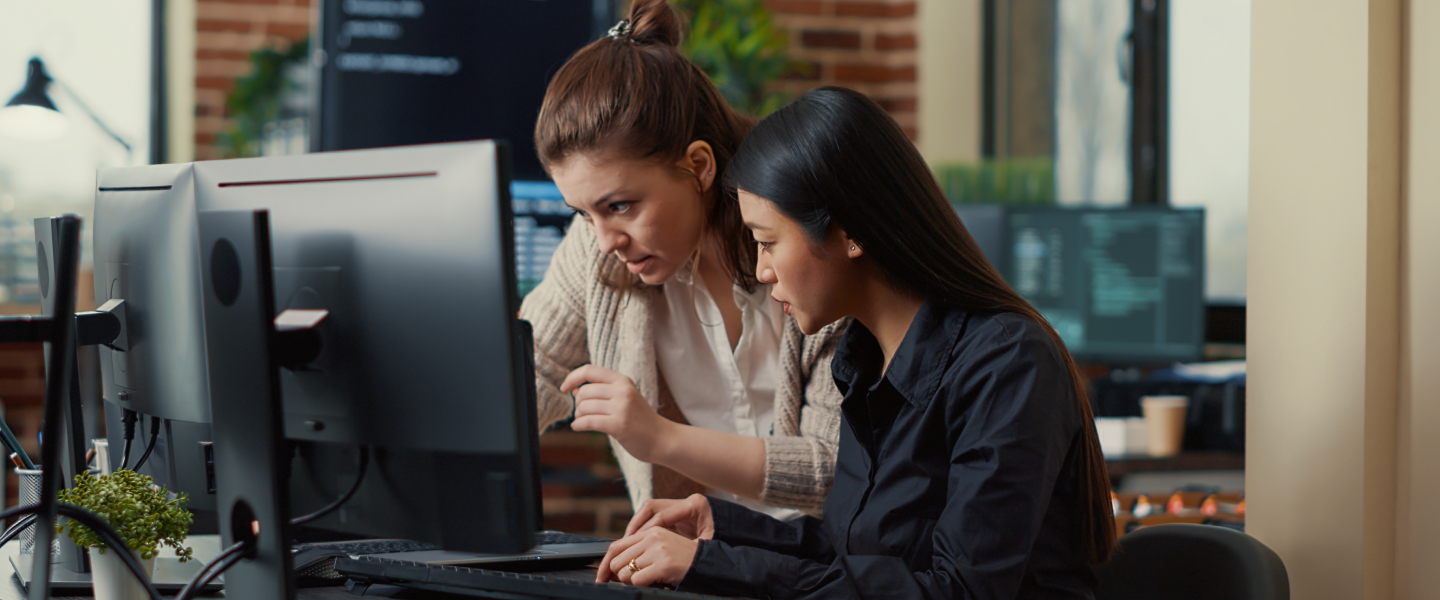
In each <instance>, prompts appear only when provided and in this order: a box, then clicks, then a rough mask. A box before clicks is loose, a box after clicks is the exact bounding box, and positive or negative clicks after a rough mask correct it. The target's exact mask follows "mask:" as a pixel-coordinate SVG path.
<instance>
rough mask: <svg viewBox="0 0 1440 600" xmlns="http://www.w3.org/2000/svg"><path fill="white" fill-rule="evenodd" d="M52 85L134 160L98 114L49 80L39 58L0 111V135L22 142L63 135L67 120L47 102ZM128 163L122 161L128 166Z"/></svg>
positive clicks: (120, 139) (121, 140) (58, 84)
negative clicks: (23, 84) (18, 90)
mask: <svg viewBox="0 0 1440 600" xmlns="http://www.w3.org/2000/svg"><path fill="white" fill-rule="evenodd" d="M52 83H53V84H55V86H56V87H58V88H60V90H61V91H63V92H65V95H66V96H67V97H69V98H70V101H71V102H74V103H75V106H78V107H80V110H81V111H83V112H84V113H85V114H86V115H89V116H90V119H91V120H92V121H95V124H96V125H97V126H99V127H100V130H101V131H104V132H105V134H106V135H108V136H110V138H111V139H113V140H115V141H116V142H117V143H119V144H120V145H121V146H123V147H124V148H125V156H126V158H127V159H129V158H133V157H134V153H135V152H134V149H132V148H131V147H130V144H129V143H128V142H126V141H125V139H124V138H122V137H120V136H119V135H118V134H116V133H115V131H114V130H112V129H110V127H109V126H108V125H106V124H105V121H102V120H101V119H100V115H97V114H95V111H93V110H90V107H89V106H86V105H85V103H84V102H83V101H81V100H80V97H79V96H77V95H75V92H73V91H71V90H70V88H69V87H66V86H65V84H64V83H61V82H60V81H57V80H55V79H53V78H51V77H50V74H49V73H46V72H45V63H43V62H41V61H40V58H39V57H35V58H31V59H30V66H29V71H28V74H27V75H26V76H25V87H23V88H21V89H20V92H19V93H17V94H15V97H13V98H11V99H10V101H9V102H7V103H5V107H4V108H0V133H3V134H6V135H9V136H11V137H16V138H20V139H25V140H47V139H55V138H57V137H60V136H62V135H64V134H65V131H66V130H67V129H69V127H70V121H69V119H66V118H65V115H64V114H62V113H61V112H60V109H58V108H56V107H55V102H53V101H52V100H50V95H49V94H48V93H47V88H49V87H50V84H52ZM129 162H130V161H129V160H126V163H127V164H128V163H129Z"/></svg>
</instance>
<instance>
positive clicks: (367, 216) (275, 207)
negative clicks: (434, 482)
mask: <svg viewBox="0 0 1440 600" xmlns="http://www.w3.org/2000/svg"><path fill="white" fill-rule="evenodd" d="M506 164H507V157H506V148H504V147H503V146H501V145H497V144H495V143H493V142H467V143H459V144H440V145H433V146H414V147H407V148H395V149H382V150H362V151H353V152H333V153H320V154H311V155H305V156H288V157H277V158H257V159H242V160H228V161H214V162H203V163H197V164H196V165H195V185H196V194H197V203H198V207H199V209H200V210H202V211H206V210H253V209H267V210H269V211H270V223H271V231H272V238H271V239H272V244H273V256H274V265H275V299H276V308H277V310H281V311H283V310H285V309H288V308H323V309H325V310H328V311H329V316H328V317H327V318H326V320H325V321H324V322H322V324H321V325H320V331H321V336H322V339H323V344H324V348H323V350H322V351H321V353H320V355H319V357H318V358H317V359H316V360H315V361H314V362H313V363H312V364H311V366H310V367H309V368H307V369H304V370H297V371H291V370H284V371H282V375H281V379H282V389H283V391H284V394H283V395H284V399H285V406H284V412H285V416H284V419H285V423H284V429H285V436H286V437H287V438H290V439H294V440H306V441H315V442H331V443H339V444H357V443H359V444H370V445H374V446H383V447H387V448H392V449H395V450H397V451H402V450H417V451H429V452H458V453H470V454H474V453H482V454H483V453H499V454H512V453H514V452H515V451H516V447H517V444H518V443H519V442H520V440H518V439H517V429H518V427H517V423H518V421H517V419H519V416H518V414H517V409H516V407H517V406H520V404H519V403H517V401H516V393H517V392H516V390H517V389H518V388H517V387H516V386H515V385H514V383H515V382H514V381H513V380H514V379H515V375H514V372H513V369H512V362H511V352H512V350H511V340H512V339H513V331H512V329H513V319H499V318H494V315H513V314H515V313H516V311H517V310H518V299H517V297H516V292H515V282H514V270H513V264H514V263H513V250H512V249H511V236H512V233H511V221H512V218H511V216H510V207H509V190H508V186H509V181H508V177H507V176H506V174H505V170H506Z"/></svg>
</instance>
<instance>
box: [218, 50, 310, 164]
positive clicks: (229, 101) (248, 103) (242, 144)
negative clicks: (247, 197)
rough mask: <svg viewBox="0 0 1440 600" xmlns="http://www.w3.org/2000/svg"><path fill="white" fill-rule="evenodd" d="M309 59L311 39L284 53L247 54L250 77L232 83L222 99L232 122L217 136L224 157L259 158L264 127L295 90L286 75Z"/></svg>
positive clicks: (277, 117) (270, 51)
mask: <svg viewBox="0 0 1440 600" xmlns="http://www.w3.org/2000/svg"><path fill="white" fill-rule="evenodd" d="M309 56H310V38H305V39H303V40H300V41H298V42H295V43H294V44H291V45H290V47H289V48H288V49H286V50H284V51H281V50H276V49H274V48H261V49H259V50H256V51H254V52H251V53H250V65H251V67H252V68H251V69H250V74H249V75H246V76H244V77H241V78H239V79H237V80H235V88H234V89H232V90H230V95H229V96H227V97H226V98H225V107H226V109H228V110H229V112H230V116H231V118H233V119H234V120H235V123H234V125H233V126H232V127H231V128H230V130H229V131H226V132H224V133H222V134H220V140H219V145H220V148H221V150H222V151H223V152H224V153H225V154H226V155H227V156H229V157H232V158H235V157H244V156H258V155H259V154H260V150H259V148H260V141H261V139H263V138H264V137H265V124H266V123H271V122H273V121H275V120H277V119H279V118H280V117H281V114H280V111H281V108H282V106H283V104H284V103H283V99H284V97H285V94H284V92H285V91H287V90H289V89H290V88H291V87H293V86H294V82H292V81H290V80H289V79H287V78H286V77H285V71H286V69H287V68H288V67H290V66H292V65H297V64H301V63H303V62H304V61H305V60H307V59H308V58H309Z"/></svg>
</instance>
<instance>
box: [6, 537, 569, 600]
mask: <svg viewBox="0 0 1440 600" xmlns="http://www.w3.org/2000/svg"><path fill="white" fill-rule="evenodd" d="M219 537H220V536H214V535H212V536H192V540H193V542H191V543H190V545H191V546H192V547H194V548H195V555H196V556H197V557H201V556H203V557H204V558H205V559H206V560H208V559H210V558H213V557H214V556H215V555H216V554H217V553H218V551H219V543H220V541H219ZM19 552H20V542H19V541H18V540H17V541H12V542H10V543H8V544H5V546H4V547H3V548H0V571H3V572H4V575H0V576H3V577H4V579H5V581H3V582H0V600H26V596H25V588H22V587H20V582H18V581H16V580H15V577H14V576H13V574H12V573H13V572H12V570H11V568H10V557H12V556H14V555H15V554H17V553H19ZM156 560H165V559H163V558H160V559H156ZM197 560H198V559H197ZM549 574H551V575H555V576H559V577H569V578H572V579H584V580H587V581H593V580H594V579H595V569H572V570H568V571H555V572H553V573H549ZM51 597H52V598H56V599H60V600H94V598H93V597H92V596H73V597H72V596H51ZM200 597H202V598H204V597H206V596H200ZM209 597H212V598H223V596H209ZM356 597H357V596H352V595H350V589H349V588H348V587H345V586H339V585H337V586H332V587H321V588H302V589H300V590H299V591H298V593H297V594H296V598H297V600H341V599H347V600H348V599H352V598H356ZM364 597H366V598H403V599H410V600H421V599H425V600H432V599H433V600H449V599H460V598H467V599H473V598H474V596H459V595H455V594H446V593H441V592H431V591H426V590H413V589H410V588H403V587H399V586H393V585H373V586H370V589H368V590H366V591H365V596H364Z"/></svg>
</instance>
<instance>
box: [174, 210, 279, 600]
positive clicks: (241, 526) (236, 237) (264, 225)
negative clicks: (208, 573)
mask: <svg viewBox="0 0 1440 600" xmlns="http://www.w3.org/2000/svg"><path fill="white" fill-rule="evenodd" d="M198 222H199V223H198V224H199V229H200V253H201V260H200V264H201V265H202V270H201V278H200V281H201V287H202V288H203V290H204V291H203V296H204V302H205V352H206V355H207V356H208V357H209V362H210V365H211V367H210V410H211V415H212V419H211V431H212V433H213V434H214V441H215V446H214V448H215V464H216V465H217V468H216V470H215V505H216V509H217V510H218V511H219V512H220V534H221V546H223V547H229V546H231V545H232V544H235V543H237V542H245V543H246V544H247V545H248V546H249V552H248V553H246V554H245V555H244V558H243V559H242V560H240V561H239V562H236V563H235V564H234V565H233V566H231V567H230V569H229V570H228V571H227V572H226V573H227V574H228V575H229V577H228V581H229V584H228V585H226V586H225V596H226V597H227V598H230V600H282V599H290V600H293V599H294V598H295V578H294V575H293V573H291V564H292V563H291V557H290V552H289V540H290V533H289V531H290V506H289V504H290V485H289V484H290V482H289V479H288V478H286V477H281V476H280V474H281V473H284V472H285V469H284V467H285V464H286V463H282V461H287V462H288V460H289V454H288V453H287V452H285V451H284V449H285V448H284V444H285V432H284V429H283V419H282V418H281V417H282V415H283V414H284V407H283V405H282V404H281V398H280V372H279V368H280V367H279V363H278V362H277V360H276V357H275V356H274V353H273V352H272V349H274V348H276V337H277V336H276V331H275V294H274V289H273V285H274V284H273V272H274V269H273V264H272V262H271V259H270V221H269V213H268V212H267V211H263V210H257V211H253V212H251V211H202V212H201V213H200V214H199V215H198Z"/></svg>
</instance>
